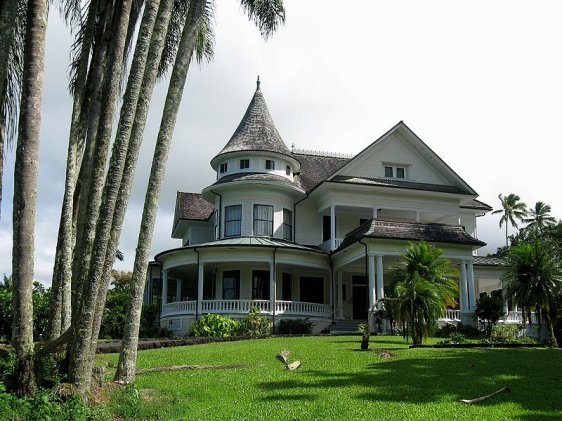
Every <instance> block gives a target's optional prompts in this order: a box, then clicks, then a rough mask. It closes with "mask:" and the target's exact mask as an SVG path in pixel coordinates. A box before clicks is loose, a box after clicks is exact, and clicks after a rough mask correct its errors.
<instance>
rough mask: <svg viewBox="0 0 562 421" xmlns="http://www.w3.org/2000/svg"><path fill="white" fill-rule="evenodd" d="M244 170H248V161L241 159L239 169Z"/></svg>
mask: <svg viewBox="0 0 562 421" xmlns="http://www.w3.org/2000/svg"><path fill="white" fill-rule="evenodd" d="M246 168H250V160H249V159H241V160H240V169H241V170H245V169H246Z"/></svg>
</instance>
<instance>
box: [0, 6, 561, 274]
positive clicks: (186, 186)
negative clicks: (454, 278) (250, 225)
mask: <svg viewBox="0 0 562 421" xmlns="http://www.w3.org/2000/svg"><path fill="white" fill-rule="evenodd" d="M217 3H218V4H217V10H216V35H217V36H216V48H215V57H214V60H213V62H212V63H210V64H208V65H203V66H201V67H199V66H195V65H194V66H193V67H192V68H191V70H190V73H189V76H188V81H187V85H186V91H185V93H184V97H183V103H182V107H181V109H180V114H179V118H178V122H177V125H176V129H175V135H174V143H173V146H172V149H171V151H170V159H169V161H168V168H167V173H166V181H165V185H164V191H163V193H162V196H161V204H160V210H159V214H158V220H157V225H156V230H155V238H154V241H153V247H152V250H153V253H152V254H153V255H154V254H155V253H157V252H158V251H162V250H164V249H167V248H171V247H178V246H180V245H181V244H180V240H172V239H171V238H170V232H171V228H172V219H173V213H174V204H175V194H176V191H178V190H180V191H188V192H200V191H201V189H202V188H203V187H205V186H207V185H209V184H210V183H211V182H212V180H213V179H214V174H213V172H212V169H211V167H210V166H209V161H210V159H211V158H212V157H213V156H214V155H215V154H216V153H217V152H218V151H219V150H220V149H221V148H222V147H223V146H224V145H225V144H226V142H227V141H228V140H229V138H230V136H231V135H232V133H233V132H234V130H235V129H236V126H237V125H238V123H239V121H240V119H241V117H242V115H243V114H244V111H245V110H246V107H247V105H248V103H249V101H250V99H251V97H252V95H253V92H254V90H255V80H256V77H257V75H260V78H261V80H262V84H261V88H262V92H263V94H264V96H265V99H266V101H267V104H268V106H269V109H270V112H271V114H272V117H273V119H274V121H275V124H276V126H277V129H278V130H279V132H280V134H281V136H282V137H283V139H284V140H285V143H286V144H287V145H288V146H289V147H290V146H291V144H292V143H294V144H295V146H296V147H297V148H302V149H316V150H325V151H333V152H346V153H356V152H359V151H360V150H362V149H363V148H365V147H366V146H367V145H369V144H370V143H371V142H373V141H374V140H376V139H377V138H378V137H379V136H381V135H382V134H383V133H385V132H386V131H387V130H388V129H389V128H391V127H392V126H394V125H395V124H396V123H397V122H398V121H400V120H403V121H404V122H405V123H406V124H407V125H408V126H409V127H410V128H411V129H412V130H413V131H414V132H415V133H416V134H417V135H418V136H419V137H420V138H421V139H422V140H423V141H424V142H426V143H427V144H428V145H429V146H430V147H431V148H432V149H433V150H434V151H435V152H436V153H437V154H438V155H439V156H440V157H441V158H442V159H443V160H444V161H445V162H446V163H447V164H449V165H450V166H451V167H452V168H453V169H454V170H455V171H456V172H457V173H458V174H459V175H460V176H461V177H462V178H463V179H464V180H465V181H466V182H467V183H468V184H470V185H471V186H472V187H473V188H474V189H475V190H476V191H477V192H478V193H479V194H480V199H481V200H482V201H484V202H486V203H488V204H489V205H491V206H493V207H494V208H498V207H499V200H498V198H497V196H498V194H499V193H504V194H509V193H517V194H519V195H520V196H521V198H522V200H523V201H524V202H525V203H527V205H529V206H532V205H533V204H534V203H535V202H536V201H538V200H542V201H544V202H546V203H548V204H550V205H551V206H552V210H553V215H554V216H555V217H556V218H562V195H561V194H560V186H559V184H560V183H559V182H560V176H559V174H560V165H561V164H560V162H561V156H560V152H559V150H560V147H559V144H560V142H561V139H560V138H561V133H560V132H559V131H558V129H559V124H558V122H559V121H560V117H561V116H562V77H561V75H562V58H561V54H560V51H561V48H560V46H561V45H562V44H561V42H562V41H561V40H562V25H560V16H561V15H562V2H560V1H540V2H528V1H516V0H504V1H500V0H495V1H489V0H488V1H480V0H472V1H470V2H452V1H450V0H442V1H433V0H426V1H423V2H420V1H419V0H412V1H399V0H395V1H391V2H389V1H384V2H383V1H354V2H340V1H331V0H330V1H328V0H314V1H312V0H311V1H305V0H285V5H286V11H287V21H286V24H285V25H284V26H283V27H281V28H280V29H279V31H278V33H276V34H275V35H274V36H273V37H272V38H271V39H270V40H268V41H267V42H266V41H264V40H262V39H261V38H260V36H259V32H258V31H257V29H256V28H255V27H254V25H253V24H252V23H251V22H249V21H248V20H247V18H246V17H245V16H244V14H243V11H242V10H241V9H240V7H239V2H238V1H236V0H221V1H217ZM70 42H71V37H70V34H69V31H68V30H67V29H66V28H65V27H64V25H63V24H62V22H61V21H60V19H59V18H58V16H57V14H56V8H52V9H51V15H50V17H49V27H48V32H47V49H46V54H47V56H46V68H45V88H44V98H43V117H42V128H41V154H40V173H39V190H38V203H37V225H36V252H35V256H36V261H35V278H36V279H38V280H40V281H42V282H43V283H45V284H47V285H49V284H50V283H51V273H52V266H53V259H54V253H55V244H56V236H57V230H58V221H59V215H60V206H61V205H60V204H61V199H62V194H63V187H64V171H65V159H66V149H67V143H68V128H69V118H70V113H71V105H72V104H71V98H70V97H69V94H68V90H67V88H66V86H67V76H68V59H69V56H68V51H69V46H70ZM166 86H167V83H166V84H165V83H163V84H161V85H160V87H159V88H158V90H157V91H156V94H155V96H154V99H153V105H152V109H151V113H150V117H149V122H148V124H147V128H146V131H145V143H144V145H143V149H142V152H141V156H140V162H139V168H138V170H137V177H136V181H135V186H134V192H133V196H132V198H131V202H130V204H129V209H128V214H127V218H126V222H125V227H124V230H123V235H122V238H121V242H120V246H119V248H120V249H121V250H122V251H123V253H124V255H125V261H124V262H118V263H116V267H117V268H119V269H123V270H131V268H132V265H133V260H134V249H135V246H136V241H137V235H138V225H139V220H140V215H141V212H142V205H143V201H144V189H145V186H146V180H147V178H148V172H149V169H150V161H151V156H152V152H153V147H154V141H155V138H156V133H157V130H158V125H159V122H160V115H161V109H162V102H163V98H164V95H165V91H166ZM13 164H14V152H13V151H12V152H11V153H8V155H7V157H6V168H5V179H4V188H5V190H4V199H3V203H2V216H1V218H2V219H1V221H0V274H1V273H5V274H10V273H11V225H12V220H11V213H12V207H11V199H12V196H13ZM498 221H499V216H498V215H487V216H485V217H483V218H479V220H478V224H479V225H478V228H479V237H480V239H481V240H483V241H485V242H487V243H488V246H487V247H486V248H485V249H484V250H483V253H484V254H485V253H486V252H489V251H494V250H495V249H496V247H497V246H499V245H501V244H502V242H504V241H505V240H504V238H503V235H504V231H503V229H500V228H499V226H498ZM483 253H481V254H483Z"/></svg>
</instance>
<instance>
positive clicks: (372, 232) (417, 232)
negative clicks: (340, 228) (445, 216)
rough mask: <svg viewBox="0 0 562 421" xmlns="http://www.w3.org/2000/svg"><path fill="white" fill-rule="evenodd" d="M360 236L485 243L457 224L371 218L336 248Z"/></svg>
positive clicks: (348, 243) (474, 243)
mask: <svg viewBox="0 0 562 421" xmlns="http://www.w3.org/2000/svg"><path fill="white" fill-rule="evenodd" d="M362 238H381V239H390V240H410V241H429V242H434V243H448V244H466V245H471V246H484V245H486V243H484V242H482V241H480V240H477V239H476V238H474V237H472V236H470V235H469V234H468V233H467V232H466V231H465V230H464V228H463V227H462V226H459V225H446V224H436V223H419V222H402V221H387V220H382V219H372V220H370V221H367V222H365V223H364V224H362V225H360V226H359V227H358V228H356V229H355V230H353V231H351V232H350V233H349V234H347V235H346V237H345V238H344V240H343V241H342V243H341V245H340V247H339V248H338V250H342V249H344V248H346V247H348V246H350V245H352V244H354V243H356V242H357V241H359V240H361V239H362Z"/></svg>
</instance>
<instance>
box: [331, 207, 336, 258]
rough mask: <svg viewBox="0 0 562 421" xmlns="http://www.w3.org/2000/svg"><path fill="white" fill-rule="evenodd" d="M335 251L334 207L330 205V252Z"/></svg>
mask: <svg viewBox="0 0 562 421" xmlns="http://www.w3.org/2000/svg"><path fill="white" fill-rule="evenodd" d="M335 249H336V206H335V205H330V250H335Z"/></svg>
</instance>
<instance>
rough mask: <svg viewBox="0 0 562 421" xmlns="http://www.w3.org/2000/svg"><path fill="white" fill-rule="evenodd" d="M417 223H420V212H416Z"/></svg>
mask: <svg viewBox="0 0 562 421" xmlns="http://www.w3.org/2000/svg"><path fill="white" fill-rule="evenodd" d="M416 222H420V211H416Z"/></svg>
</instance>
